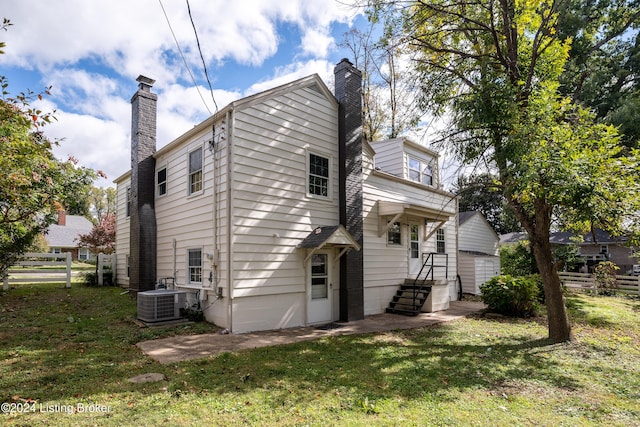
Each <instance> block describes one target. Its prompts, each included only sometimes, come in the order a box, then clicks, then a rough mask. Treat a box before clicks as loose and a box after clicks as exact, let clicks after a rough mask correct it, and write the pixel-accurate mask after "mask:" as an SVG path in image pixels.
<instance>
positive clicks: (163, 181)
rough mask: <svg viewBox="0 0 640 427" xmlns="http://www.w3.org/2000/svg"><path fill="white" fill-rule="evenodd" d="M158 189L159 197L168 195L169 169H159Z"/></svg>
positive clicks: (157, 174) (157, 173)
mask: <svg viewBox="0 0 640 427" xmlns="http://www.w3.org/2000/svg"><path fill="white" fill-rule="evenodd" d="M156 188H157V193H156V194H157V195H158V196H164V195H165V194H167V168H166V167H165V168H162V169H159V170H158V171H157V172H156Z"/></svg>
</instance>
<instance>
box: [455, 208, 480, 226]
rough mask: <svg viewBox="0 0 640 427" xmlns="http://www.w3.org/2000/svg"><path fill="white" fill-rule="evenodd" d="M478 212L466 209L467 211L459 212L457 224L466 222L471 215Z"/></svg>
mask: <svg viewBox="0 0 640 427" xmlns="http://www.w3.org/2000/svg"><path fill="white" fill-rule="evenodd" d="M477 213H480V212H478V211H467V212H459V213H458V225H462V224H464V223H465V222H467V221H468V220H469V219H471V217H473V216H474V215H475V214H477Z"/></svg>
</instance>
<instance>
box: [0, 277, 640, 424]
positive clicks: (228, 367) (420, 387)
mask: <svg viewBox="0 0 640 427" xmlns="http://www.w3.org/2000/svg"><path fill="white" fill-rule="evenodd" d="M121 292H122V290H121V289H119V288H108V287H105V288H88V287H85V286H82V285H79V284H74V285H73V286H72V288H71V289H64V288H63V287H61V286H59V285H38V286H32V287H20V288H17V289H11V290H10V291H9V292H6V293H0V401H2V402H5V403H9V404H10V407H12V408H14V409H16V408H18V407H19V405H18V404H19V403H20V404H22V403H25V401H26V402H33V403H29V404H28V406H27V408H23V409H27V410H29V411H33V412H28V413H13V414H7V413H4V414H0V425H9V426H23V425H29V426H34V425H56V426H58V425H73V426H76V425H113V426H120V425H132V426H161V425H166V426H181V425H184V426H191V425H212V426H213V425H261V426H262V425H273V426H276V425H277V426H286V425H291V426H294V425H295V426H298V425H300V426H302V425H318V426H325V425H355V426H377V425H385V426H386V425H390V426H391V425H400V426H412V425H415V426H418V425H419V426H425V425H452V426H456V425H480V426H485V425H486V426H493V425H497V426H513V425H522V426H528V425H530V426H545V425H548V426H557V425H568V426H574V425H575V426H582V425H613V426H616V425H619V426H633V425H640V421H639V420H640V300H638V299H625V298H611V297H594V296H587V295H575V296H571V297H569V299H568V306H569V308H570V313H571V316H572V319H573V321H574V331H575V334H576V338H577V340H576V342H574V343H570V344H558V345H549V344H548V343H547V341H546V339H545V337H546V326H545V325H544V322H542V321H541V320H540V319H538V321H531V320H527V321H524V320H507V319H488V318H484V317H477V318H471V319H464V320H460V321H456V322H451V323H448V324H444V325H441V326H437V327H429V328H423V329H418V330H412V331H394V332H388V333H381V334H375V335H361V336H344V337H328V338H323V339H321V340H318V341H312V342H304V343H298V344H291V345H285V346H278V347H267V348H260V349H255V350H251V351H243V352H240V353H237V354H230V353H225V354H222V355H219V356H217V357H211V358H208V359H203V360H197V361H190V362H183V363H176V364H172V365H160V364H159V363H157V362H154V361H153V360H151V359H149V358H147V357H145V356H144V355H143V354H142V353H141V352H140V351H139V350H138V348H137V347H136V346H135V343H137V342H139V341H142V340H147V339H152V338H156V337H165V336H169V335H173V334H192V333H201V332H211V331H212V330H214V329H215V328H214V327H213V326H211V325H208V324H206V323H198V324H190V325H183V326H178V327H173V328H164V329H148V328H147V329H141V328H139V327H137V326H136V325H135V324H134V323H133V319H134V317H135V303H134V301H133V300H132V299H131V298H130V296H128V295H121ZM150 372H159V373H162V374H164V375H165V377H166V380H165V381H161V382H157V383H147V384H133V383H130V382H129V381H128V378H130V377H133V376H135V375H138V374H143V373H150ZM11 404H15V405H13V406H11ZM91 405H94V406H91ZM69 410H75V411H78V410H80V411H82V410H84V411H85V412H80V413H79V412H74V413H68V412H69ZM89 410H98V412H88V411H89ZM100 411H105V412H100Z"/></svg>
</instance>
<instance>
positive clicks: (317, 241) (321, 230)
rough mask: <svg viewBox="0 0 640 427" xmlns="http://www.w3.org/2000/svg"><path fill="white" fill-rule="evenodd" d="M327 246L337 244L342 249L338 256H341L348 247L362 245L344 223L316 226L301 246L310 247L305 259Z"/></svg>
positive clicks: (356, 248) (358, 247)
mask: <svg viewBox="0 0 640 427" xmlns="http://www.w3.org/2000/svg"><path fill="white" fill-rule="evenodd" d="M325 246H337V247H341V248H342V251H341V252H340V254H339V255H338V256H337V257H336V258H339V257H341V256H342V255H343V254H344V253H345V252H346V251H347V250H348V249H355V250H356V251H359V250H360V245H359V244H358V242H356V240H355V239H354V238H353V236H351V234H350V233H349V232H348V231H347V230H346V228H344V226H343V225H326V226H320V227H316V228H315V229H314V230H313V231H312V232H311V233H309V235H308V236H307V237H305V238H304V240H303V241H302V242H300V244H298V247H299V248H303V249H310V251H309V252H308V254H307V256H306V258H305V261H306V260H308V259H309V258H310V257H311V255H313V254H314V253H316V252H317V251H319V250H320V249H322V248H323V247H325Z"/></svg>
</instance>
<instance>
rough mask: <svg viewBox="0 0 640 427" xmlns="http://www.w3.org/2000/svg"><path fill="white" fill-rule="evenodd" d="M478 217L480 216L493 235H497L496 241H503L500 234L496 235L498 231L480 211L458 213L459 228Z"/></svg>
mask: <svg viewBox="0 0 640 427" xmlns="http://www.w3.org/2000/svg"><path fill="white" fill-rule="evenodd" d="M476 215H479V217H480V220H481V221H482V222H483V223H484V224H485V225H486V226H487V228H488V229H489V230H491V232H492V234H494V235H495V239H496V240H501V236H500V235H498V233H496V230H495V229H494V228H493V227H492V226H491V224H489V221H487V218H485V217H484V215H482V212H480V211H465V212H458V226H461V225H464V224H465V223H466V222H467V221H469V220H470V219H471V218H473V217H474V216H476Z"/></svg>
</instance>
